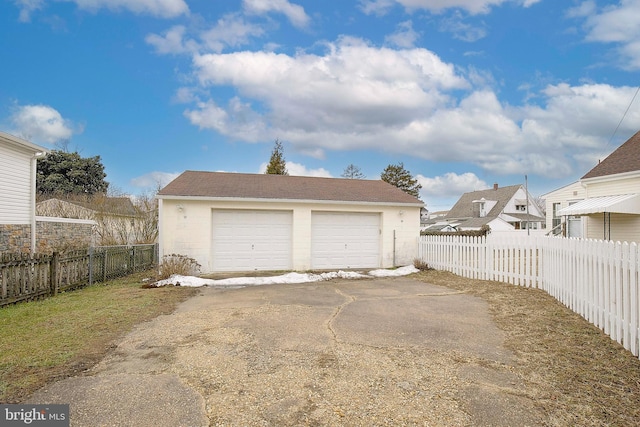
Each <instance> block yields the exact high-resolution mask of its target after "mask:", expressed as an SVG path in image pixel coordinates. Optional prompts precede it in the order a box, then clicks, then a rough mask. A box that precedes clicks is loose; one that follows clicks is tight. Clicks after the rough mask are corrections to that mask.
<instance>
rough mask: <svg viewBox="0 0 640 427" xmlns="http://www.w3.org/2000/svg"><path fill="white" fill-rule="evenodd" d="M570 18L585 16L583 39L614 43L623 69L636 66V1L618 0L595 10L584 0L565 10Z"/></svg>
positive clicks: (639, 27)
mask: <svg viewBox="0 0 640 427" xmlns="http://www.w3.org/2000/svg"><path fill="white" fill-rule="evenodd" d="M568 16H570V17H585V18H586V21H585V28H586V30H587V35H586V40H587V41H590V42H599V43H615V44H617V45H618V49H617V52H618V54H619V56H620V62H621V64H620V65H621V66H622V67H623V68H628V69H633V70H638V69H640V43H639V42H638V40H640V2H639V1H637V0H621V1H620V3H619V4H618V5H610V6H605V7H604V8H602V10H601V11H600V12H599V13H598V12H597V9H596V5H595V4H594V3H593V2H592V1H587V2H584V3H582V4H581V5H579V6H577V7H575V8H572V9H569V11H568Z"/></svg>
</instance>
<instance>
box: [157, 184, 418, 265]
mask: <svg viewBox="0 0 640 427" xmlns="http://www.w3.org/2000/svg"><path fill="white" fill-rule="evenodd" d="M157 197H158V200H159V243H160V255H161V256H164V255H168V254H181V255H187V256H189V257H192V258H194V259H196V260H197V261H198V262H199V263H200V265H202V272H203V273H212V272H240V271H255V270H272V271H273V270H298V271H300V270H310V269H313V270H333V269H349V268H355V269H366V268H389V267H393V266H399V265H407V264H411V263H412V262H413V259H414V258H415V256H416V255H417V238H418V236H419V233H420V209H421V208H422V206H423V203H422V202H421V201H420V200H418V199H416V198H415V197H413V196H410V195H408V194H406V193H404V192H403V191H402V190H400V189H398V188H396V187H394V186H393V185H390V184H388V183H386V182H384V181H381V180H375V181H374V180H357V179H335V178H314V177H303V176H287V175H266V174H237V173H221V172H197V171H186V172H184V173H183V174H182V175H180V176H179V177H178V178H176V179H175V180H173V181H172V182H171V183H169V184H168V185H167V186H166V187H165V188H163V189H162V190H161V191H160V192H159V193H158V196H157Z"/></svg>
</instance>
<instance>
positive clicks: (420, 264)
mask: <svg viewBox="0 0 640 427" xmlns="http://www.w3.org/2000/svg"><path fill="white" fill-rule="evenodd" d="M413 266H414V267H415V268H417V269H418V270H420V271H426V270H433V268H431V267H429V264H427V262H426V261H423V260H421V259H418V258H415V259H414V260H413Z"/></svg>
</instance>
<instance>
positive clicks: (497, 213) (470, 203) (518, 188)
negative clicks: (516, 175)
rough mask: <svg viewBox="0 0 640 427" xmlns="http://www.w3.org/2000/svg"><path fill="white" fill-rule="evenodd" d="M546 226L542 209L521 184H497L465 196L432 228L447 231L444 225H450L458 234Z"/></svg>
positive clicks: (535, 228)
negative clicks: (487, 228) (483, 229)
mask: <svg viewBox="0 0 640 427" xmlns="http://www.w3.org/2000/svg"><path fill="white" fill-rule="evenodd" d="M543 223H544V216H543V214H542V212H541V211H540V208H539V207H538V206H537V205H536V203H535V202H534V199H533V198H532V197H531V196H530V195H528V194H527V191H526V190H525V189H524V187H523V186H522V185H511V186H508V187H498V184H494V186H493V188H491V189H488V190H480V191H472V192H469V193H464V194H463V195H462V196H461V197H460V199H459V200H458V201H457V202H456V204H455V205H453V207H452V208H451V210H449V212H448V213H447V215H446V216H445V217H444V218H438V219H437V221H436V222H435V223H434V224H433V225H432V227H435V229H437V228H442V229H443V230H446V228H445V227H443V226H444V225H446V224H448V225H449V226H450V227H452V228H454V229H455V230H456V231H465V230H480V229H481V228H482V227H483V226H488V227H489V228H490V229H491V230H492V231H512V230H526V229H527V228H529V229H534V230H537V229H542V227H543ZM430 229H431V228H427V230H430Z"/></svg>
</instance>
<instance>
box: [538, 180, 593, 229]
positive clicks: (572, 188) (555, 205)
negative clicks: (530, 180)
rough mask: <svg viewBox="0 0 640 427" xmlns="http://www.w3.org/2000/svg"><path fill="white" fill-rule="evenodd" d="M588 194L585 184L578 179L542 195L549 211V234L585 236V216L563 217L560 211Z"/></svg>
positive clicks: (547, 219) (547, 220)
mask: <svg viewBox="0 0 640 427" xmlns="http://www.w3.org/2000/svg"><path fill="white" fill-rule="evenodd" d="M586 194H587V192H586V189H585V188H584V186H583V185H582V184H581V183H580V181H576V182H573V183H571V184H569V185H565V186H564V187H561V188H558V189H557V190H553V191H551V192H549V193H547V194H543V195H542V196H541V197H542V198H543V199H544V200H545V205H546V211H547V215H546V216H547V218H546V222H547V234H552V235H562V236H564V237H584V235H585V231H584V221H583V217H581V216H575V215H568V216H564V217H563V216H561V215H560V214H559V213H558V212H560V210H561V209H564V208H568V207H569V206H572V205H575V204H576V203H578V202H580V201H582V200H584V199H585V198H586V197H587V196H586Z"/></svg>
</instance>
